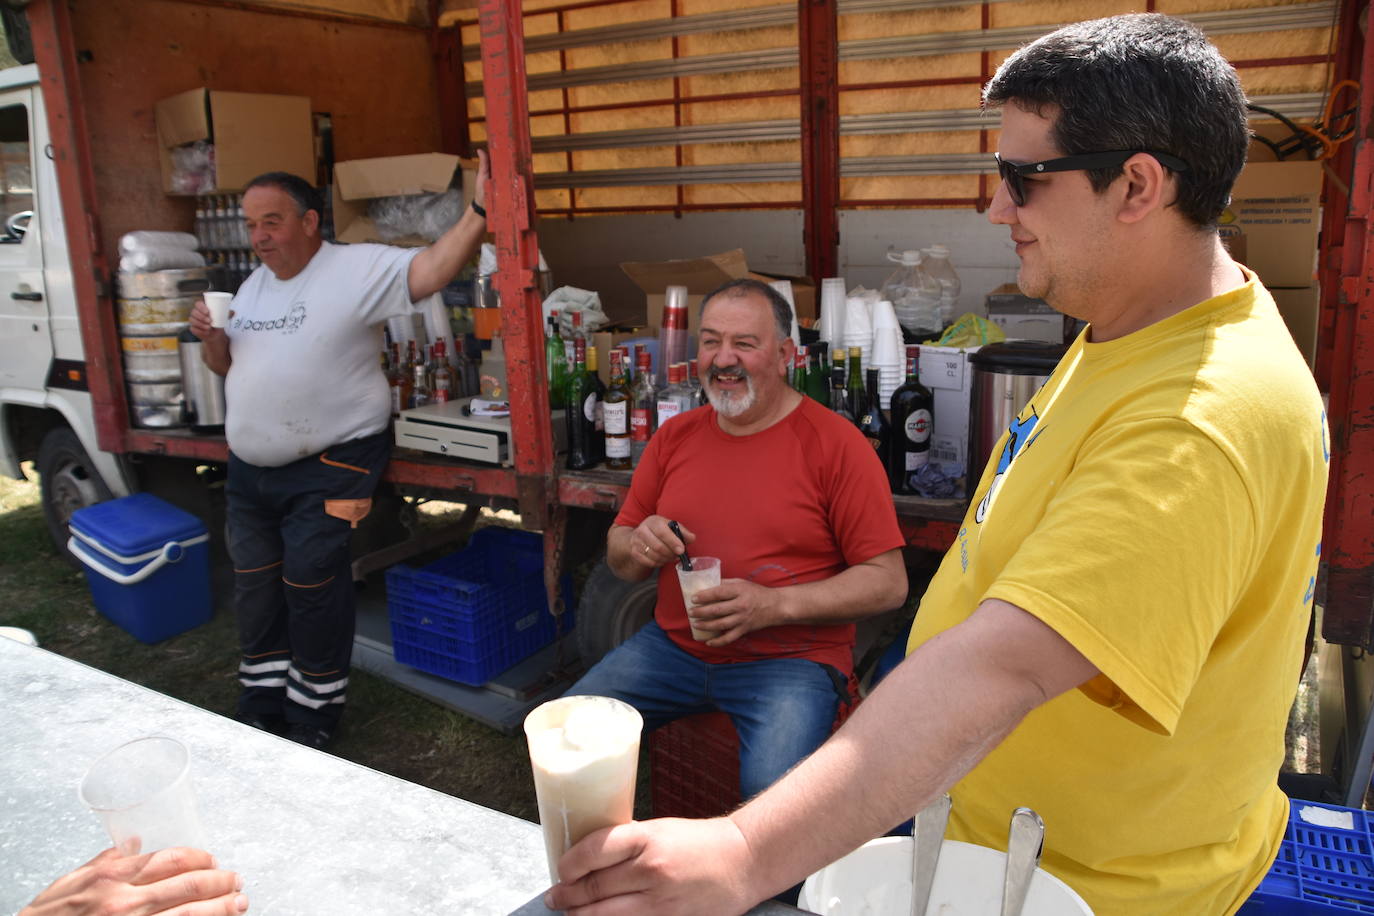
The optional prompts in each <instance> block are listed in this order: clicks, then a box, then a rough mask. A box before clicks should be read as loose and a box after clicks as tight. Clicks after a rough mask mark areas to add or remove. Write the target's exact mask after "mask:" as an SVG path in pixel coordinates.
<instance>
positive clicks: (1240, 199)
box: [1220, 161, 1322, 288]
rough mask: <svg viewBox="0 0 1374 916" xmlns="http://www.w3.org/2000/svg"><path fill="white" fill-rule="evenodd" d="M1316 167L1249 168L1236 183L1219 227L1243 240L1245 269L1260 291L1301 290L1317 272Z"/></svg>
mask: <svg viewBox="0 0 1374 916" xmlns="http://www.w3.org/2000/svg"><path fill="white" fill-rule="evenodd" d="M1321 169H1322V166H1321V163H1320V162H1305V161H1304V162H1252V163H1250V164H1249V165H1247V166H1246V167H1245V171H1243V172H1241V173H1240V177H1239V178H1238V179H1236V185H1235V187H1234V188H1232V190H1231V203H1230V206H1228V207H1227V208H1226V210H1225V211H1223V212H1222V215H1221V221H1220V222H1221V226H1222V227H1223V229H1227V230H1228V231H1229V227H1235V228H1236V229H1239V230H1240V232H1241V233H1243V234H1244V236H1245V256H1246V262H1245V263H1246V264H1247V266H1249V268H1250V269H1251V270H1253V271H1254V272H1255V273H1257V274H1259V277H1260V279H1261V280H1263V281H1264V285H1265V286H1268V287H1270V288H1273V287H1280V288H1282V287H1298V288H1306V287H1309V286H1311V285H1312V282H1313V279H1312V278H1313V274H1314V273H1315V272H1316V267H1317V233H1318V231H1319V230H1320V228H1321V189H1322V171H1321Z"/></svg>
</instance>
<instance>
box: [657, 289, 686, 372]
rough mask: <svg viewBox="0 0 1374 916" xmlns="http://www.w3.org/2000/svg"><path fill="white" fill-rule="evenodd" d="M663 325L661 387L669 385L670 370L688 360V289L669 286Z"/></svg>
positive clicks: (660, 349) (665, 294) (660, 356)
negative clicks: (674, 365) (676, 364)
mask: <svg viewBox="0 0 1374 916" xmlns="http://www.w3.org/2000/svg"><path fill="white" fill-rule="evenodd" d="M661 321H662V324H661V326H660V327H659V331H658V372H657V374H656V376H655V381H656V382H657V383H658V385H659V386H660V387H666V386H667V384H668V370H669V369H670V368H671V367H672V365H673V364H674V363H680V362H685V361H686V359H687V336H688V335H687V287H685V286H669V287H668V288H667V289H666V290H665V291H664V294H663V316H662V319H661Z"/></svg>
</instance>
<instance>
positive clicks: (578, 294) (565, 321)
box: [544, 286, 609, 337]
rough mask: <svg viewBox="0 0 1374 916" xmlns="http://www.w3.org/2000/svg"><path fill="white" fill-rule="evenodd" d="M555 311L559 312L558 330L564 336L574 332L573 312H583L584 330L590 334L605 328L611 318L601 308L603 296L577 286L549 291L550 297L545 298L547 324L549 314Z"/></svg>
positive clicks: (545, 321)
mask: <svg viewBox="0 0 1374 916" xmlns="http://www.w3.org/2000/svg"><path fill="white" fill-rule="evenodd" d="M555 311H557V312H558V330H559V333H560V334H562V335H563V336H564V337H567V336H569V334H570V333H571V332H572V313H573V312H581V313H582V330H583V331H584V332H585V333H588V334H590V333H591V332H592V331H595V330H597V329H599V328H604V327H605V326H606V325H607V324H608V323H609V319H607V318H606V313H605V312H604V311H602V309H601V296H600V295H599V294H597V293H594V292H592V291H591V290H586V289H578V288H577V287H576V286H560V287H558V289H556V290H554V291H553V292H551V293H549V297H548V298H547V299H545V300H544V323H545V324H546V325H547V324H548V321H549V316H550V315H552V314H553V313H554V312H555Z"/></svg>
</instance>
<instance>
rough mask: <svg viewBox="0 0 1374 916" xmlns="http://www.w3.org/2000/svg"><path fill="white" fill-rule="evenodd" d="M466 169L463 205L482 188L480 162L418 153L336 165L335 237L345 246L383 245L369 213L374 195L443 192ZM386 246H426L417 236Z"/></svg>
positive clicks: (394, 195)
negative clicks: (478, 187)
mask: <svg viewBox="0 0 1374 916" xmlns="http://www.w3.org/2000/svg"><path fill="white" fill-rule="evenodd" d="M459 165H462V166H463V185H462V188H463V202H464V205H465V206H466V205H467V203H468V202H470V201H471V200H472V196H473V193H474V191H475V190H476V187H477V162H476V160H467V161H464V160H462V159H459V158H458V157H457V156H451V155H449V154H447V153H417V154H414V155H410V156H382V157H380V158H377V159H350V160H347V161H345V162H339V163H336V164H335V165H334V238H335V239H337V240H338V241H340V242H380V241H382V239H381V238H380V237H379V236H378V234H377V227H376V225H374V224H373V222H372V220H371V219H369V218H368V215H367V205H368V201H370V200H371V199H372V198H375V197H404V196H409V195H411V194H442V193H443V192H444V191H447V190H448V189H449V186H450V184H452V182H453V173H454V170H456V169H457V168H458V167H459ZM387 244H391V245H395V244H415V245H417V246H418V245H427V244H429V240H428V239H422V238H419V237H416V238H414V239H403V240H401V241H400V242H397V241H396V240H394V239H393V240H391V241H389V242H388V243H387Z"/></svg>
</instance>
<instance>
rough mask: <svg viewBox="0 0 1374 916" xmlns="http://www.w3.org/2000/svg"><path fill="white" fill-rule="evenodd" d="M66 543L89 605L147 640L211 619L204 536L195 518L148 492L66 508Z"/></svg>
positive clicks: (207, 548) (207, 549)
mask: <svg viewBox="0 0 1374 916" xmlns="http://www.w3.org/2000/svg"><path fill="white" fill-rule="evenodd" d="M69 525H70V528H71V534H72V536H71V539H70V540H69V541H67V547H68V549H70V550H71V552H72V554H73V555H74V556H76V557H77V559H79V560H80V561H81V564H82V566H84V567H85V569H86V581H87V582H89V583H90V585H91V595H92V597H94V598H95V606H96V609H97V610H99V611H100V613H102V614H104V615H105V616H106V617H108V618H110V620H112V621H113V622H115V623H117V624H119V626H121V627H123V628H124V629H125V630H127V631H128V632H129V633H130V634H132V635H133V636H134V637H135V638H137V639H138V640H140V641H142V642H146V643H155V642H161V641H162V640H164V639H166V638H167V637H169V636H175V635H176V634H178V633H184V632H185V631H187V630H189V629H191V628H192V627H198V626H200V625H201V624H202V623H205V622H206V621H208V620H209V619H210V612H211V604H210V543H209V542H210V535H209V533H208V532H207V531H206V530H205V524H204V523H203V522H201V520H200V519H198V518H196V517H195V516H194V515H191V514H190V513H189V512H183V511H181V510H180V509H178V508H177V507H176V506H173V505H171V504H169V503H166V502H163V501H162V500H160V499H158V498H157V497H156V496H153V495H152V494H149V493H135V494H134V495H133V496H127V497H125V498H124V499H115V500H110V501H109V502H103V503H97V504H96V505H94V506H87V507H86V508H84V509H78V510H77V511H75V512H73V513H72V518H71V522H70V523H69Z"/></svg>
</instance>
